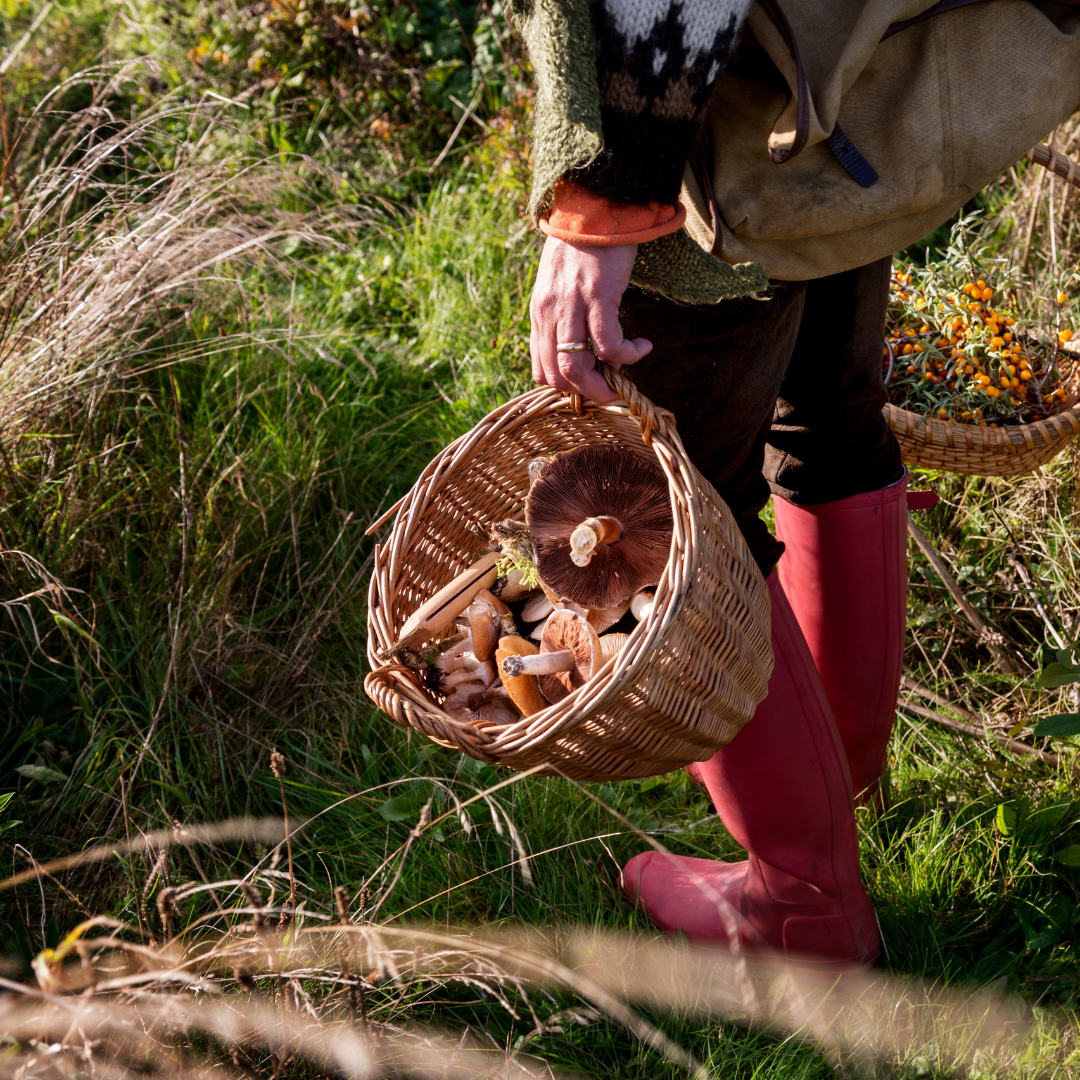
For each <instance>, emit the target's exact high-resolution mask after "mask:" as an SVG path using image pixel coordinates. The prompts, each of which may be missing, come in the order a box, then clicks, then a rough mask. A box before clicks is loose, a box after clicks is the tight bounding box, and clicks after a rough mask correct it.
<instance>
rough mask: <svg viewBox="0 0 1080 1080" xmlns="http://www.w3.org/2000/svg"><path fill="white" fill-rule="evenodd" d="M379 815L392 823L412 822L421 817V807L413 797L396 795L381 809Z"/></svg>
mask: <svg viewBox="0 0 1080 1080" xmlns="http://www.w3.org/2000/svg"><path fill="white" fill-rule="evenodd" d="M379 813H380V814H382V816H383V817H384V818H389V819H390V820H391V821H412V820H413V819H414V818H416V817H417V816H419V814H420V807H419V806H418V805H417V804H416V799H414V798H413V796H412V795H394V796H393V797H392V798H389V799H387V800H386V802H384V803H383V804H382V806H380V807H379Z"/></svg>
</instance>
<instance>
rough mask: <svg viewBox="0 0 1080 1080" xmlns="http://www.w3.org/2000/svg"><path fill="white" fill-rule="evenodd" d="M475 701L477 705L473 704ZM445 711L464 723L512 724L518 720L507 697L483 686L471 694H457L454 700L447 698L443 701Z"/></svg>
mask: <svg viewBox="0 0 1080 1080" xmlns="http://www.w3.org/2000/svg"><path fill="white" fill-rule="evenodd" d="M488 695H491V696H490V697H489V696H488ZM474 701H475V702H476V705H475V707H474V706H473V704H472V702H474ZM443 712H445V713H448V714H449V715H450V716H452V717H453V718H454V719H455V720H457V721H459V722H461V723H464V724H473V723H477V722H480V723H485V724H512V723H514V722H515V721H516V720H517V716H516V715H515V714H514V710H513V706H512V705H511V704H510V702H509V700H508V699H507V698H505V697H502V696H501V695H494V694H492V692H491V691H490V690H488V689H487V688H485V687H482V686H481V687H479V688H477V689H476V690H474V691H472V692H470V693H469V694H466V695H455V696H454V699H453V700H451V699H449V698H447V700H446V701H445V702H444V703H443Z"/></svg>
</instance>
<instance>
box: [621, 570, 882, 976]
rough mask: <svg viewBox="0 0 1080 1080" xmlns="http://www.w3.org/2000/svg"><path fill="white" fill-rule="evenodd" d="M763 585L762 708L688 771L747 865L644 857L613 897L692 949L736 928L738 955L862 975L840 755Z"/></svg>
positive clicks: (847, 792)
mask: <svg viewBox="0 0 1080 1080" xmlns="http://www.w3.org/2000/svg"><path fill="white" fill-rule="evenodd" d="M768 586H769V593H770V596H771V598H772V645H773V654H774V656H775V660H776V666H775V668H774V669H773V674H772V678H771V679H770V680H769V694H768V697H767V698H766V699H765V700H764V701H763V702H762V703H761V704H760V705H759V706H758V708H757V712H756V713H755V714H754V718H753V719H752V720H751V721H750V722H749V723H748V724H747V725H746V726H745V727H744V728H743V729H742V731H740V732H739V734H738V735H737V736H736V737H735V739H734V740H733V741H732V742H731V743H730V744H729V745H728V746H725V747H724V748H723V749H722V750H720V751H718V752H717V753H716V755H715V756H714V757H713V758H712V759H711V760H710V761H706V762H702V763H700V764H698V765H696V766H694V767H693V774H694V775H695V777H696V778H697V779H699V780H700V781H701V782H702V783H703V784H704V785H705V786H706V787H707V788H708V791H709V795H710V796H712V800H713V803H714V804H715V806H716V809H717V812H718V813H719V815H720V818H721V820H722V821H723V822H724V824H725V825H726V826H727V828H728V830H729V831H730V832H731V835H732V836H733V837H735V839H736V840H737V841H738V842H739V843H740V844H741V845H742V846H743V847H744V848H746V850H747V852H748V853H749V859H748V860H747V861H745V862H738V863H724V862H713V861H710V860H708V859H692V858H685V857H677V856H671V855H665V854H662V853H661V852H657V851H647V852H645V853H644V854H642V855H638V856H636V857H635V858H633V859H631V860H630V862H629V863H627V864H626V866H625V868H624V869H623V874H622V886H623V890H624V891H625V892H626V893H627V894H628V895H629V896H630V898H631V899H633V900H636V901H637V902H639V903H640V904H641V905H642V906H643V907H644V908H645V910H646V911H647V912H648V914H649V916H650V917H651V918H652V920H653V922H655V923H656V924H657V925H658V926H660V927H661V929H663V930H667V931H668V932H669V933H670V932H673V931H675V930H682V931H684V932H685V933H686V935H687V936H688V937H689V938H690V939H691V940H692V941H695V942H699V943H703V944H707V943H714V944H726V943H728V942H730V937H729V931H730V930H731V929H732V928H733V927H737V932H738V934H739V943H740V946H741V947H742V948H743V949H745V950H747V951H762V950H768V951H771V952H773V953H779V954H782V955H783V956H785V957H786V958H788V959H793V960H809V961H812V962H813V963H814V964H815V966H822V965H824V966H826V967H836V968H851V967H864V966H867V965H869V964H872V963H873V962H874V961H875V960H876V959H877V955H878V945H879V942H878V928H877V919H876V917H875V915H874V909H873V908H872V907H871V906H870V900H869V898H868V897H867V895H866V892H865V890H864V889H863V884H862V879H861V878H860V876H859V846H858V839H857V836H856V832H855V814H854V808H853V805H852V800H851V781H850V779H849V777H848V770H847V764H846V763H845V761H844V750H843V746H842V745H841V743H840V739H839V736H838V735H837V733H836V725H835V724H834V723H833V719H832V713H831V712H830V710H829V703H828V701H827V700H826V698H825V692H824V690H823V689H822V687H821V681H820V680H819V679H818V676H817V672H816V671H815V670H814V662H813V659H812V658H811V656H810V652H809V650H808V649H807V647H806V642H805V641H804V640H803V636H802V633H801V631H800V630H799V625H798V623H797V622H796V621H795V616H794V614H793V613H792V611H791V608H790V606H789V605H788V602H787V597H786V596H785V595H784V590H783V587H782V586H781V584H780V581H779V579H778V578H777V576H776V574H775V573H773V574H770V575H769V578H768ZM720 900H722V901H726V905H725V904H724V903H721V902H718V901H720ZM732 916H734V917H732Z"/></svg>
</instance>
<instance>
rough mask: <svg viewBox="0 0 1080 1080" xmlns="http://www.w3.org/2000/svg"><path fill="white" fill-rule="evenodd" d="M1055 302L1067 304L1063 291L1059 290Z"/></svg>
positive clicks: (1067, 299) (1067, 300)
mask: <svg viewBox="0 0 1080 1080" xmlns="http://www.w3.org/2000/svg"><path fill="white" fill-rule="evenodd" d="M1057 302H1058V303H1059V304H1067V303H1068V302H1069V298H1068V297H1067V296H1066V295H1065V294H1064V293H1063V292H1059V293H1058V294H1057Z"/></svg>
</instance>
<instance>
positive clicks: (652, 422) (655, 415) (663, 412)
mask: <svg viewBox="0 0 1080 1080" xmlns="http://www.w3.org/2000/svg"><path fill="white" fill-rule="evenodd" d="M596 367H597V370H598V371H599V372H600V374H601V375H602V376H603V377H604V381H605V382H606V383H607V384H608V386H610V387H611V389H612V390H613V391H614V392H615V393H616V394H618V395H619V397H620V398H622V400H623V403H624V404H625V405H626V407H627V409H628V410H629V412H630V415H631V416H632V417H633V418H634V419H635V420H636V421H637V422H638V423H639V424H640V425H641V438H642V441H643V442H644V443H645V445H646V446H647V447H649V448H650V449H651V448H652V434H653V431H654V430H656V431H657V432H659V434H660V435H662V436H664V437H667V438H670V437H671V434H672V431H673V430H674V428H675V414H674V413H672V412H671V411H669V410H668V409H661V408H660V407H659V406H658V405H654V404H653V403H652V402H651V401H650V400H649V399H648V398H647V397H646V396H645V395H644V394H643V393H642V392H641V391H640V390H639V389H638V388H637V387H636V386H635V385H634V384H633V382H631V381H630V379H628V378H627V377H626V376H625V375H624V374H623V373H622V372H621V371H618V370H616V369H615V368H613V367H612V366H611V365H610V364H605V363H604V362H603V361H602V360H597V361H596ZM567 396H568V397H569V398H570V407H571V408H572V409H573V410H574V412H575V413H577V415H578V416H584V415H585V406H584V405H583V404H582V400H581V394H579V393H578V392H577V391H573V392H572V393H570V394H568V395H567ZM669 425H670V428H669Z"/></svg>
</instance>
